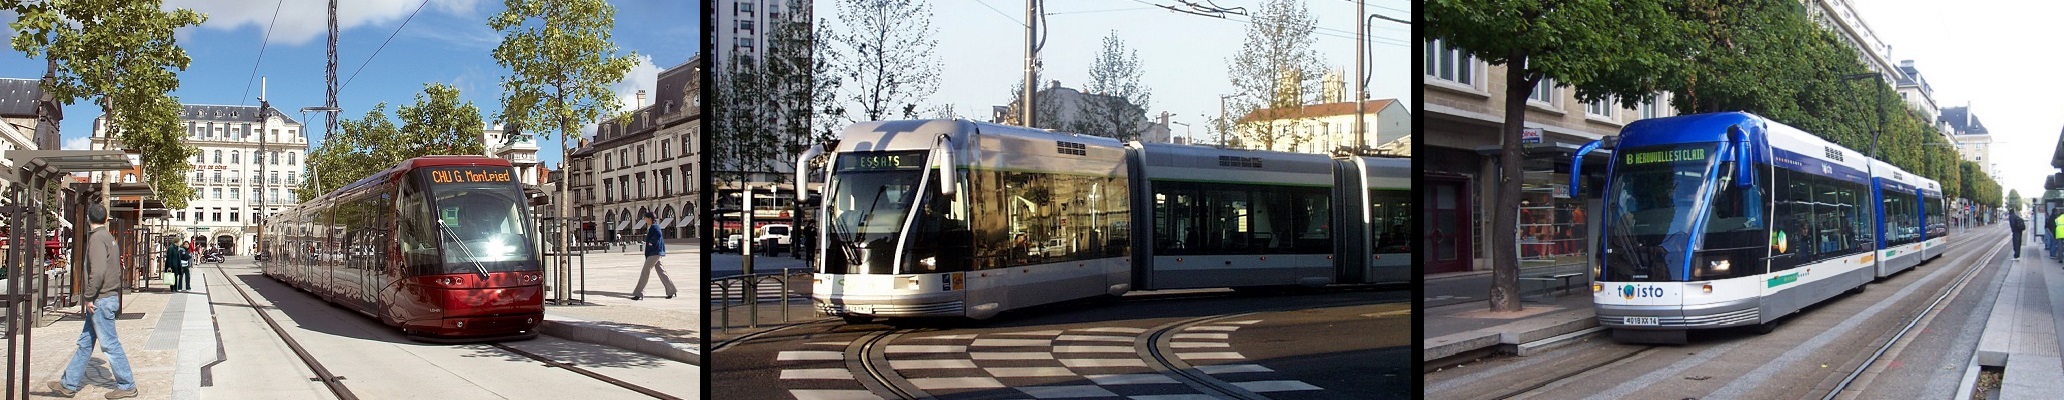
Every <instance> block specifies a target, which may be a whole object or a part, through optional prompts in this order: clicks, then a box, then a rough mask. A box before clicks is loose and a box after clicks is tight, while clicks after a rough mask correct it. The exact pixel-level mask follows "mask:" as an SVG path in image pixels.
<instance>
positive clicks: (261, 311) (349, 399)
mask: <svg viewBox="0 0 2064 400" xmlns="http://www.w3.org/2000/svg"><path fill="white" fill-rule="evenodd" d="M215 272H216V273H218V274H221V275H222V281H223V282H225V283H228V284H229V287H230V288H233V289H236V292H237V295H238V296H241V297H243V298H244V304H245V305H246V306H249V307H251V310H252V311H254V312H256V313H257V314H258V317H259V318H261V319H264V320H265V325H266V326H267V327H270V328H272V333H274V334H276V335H279V338H280V340H281V341H283V342H286V344H287V348H288V349H291V350H293V351H294V356H295V357H298V358H300V359H301V363H302V364H305V365H307V366H308V369H309V370H310V371H312V372H314V373H315V378H311V379H310V380H313V381H319V382H322V383H323V387H325V388H328V389H330V393H331V394H333V395H336V396H337V398H338V399H340V400H357V399H358V395H355V394H352V393H351V388H350V387H346V386H345V385H344V377H343V376H339V375H336V374H332V373H330V370H329V369H328V368H325V367H323V364H322V361H318V360H316V359H315V355H313V354H310V353H309V352H308V349H306V348H302V347H301V343H300V342H297V341H294V335H291V334H288V333H287V330H286V329H285V328H281V327H280V324H279V321H277V320H274V319H273V318H272V315H271V314H270V313H267V312H265V308H264V307H259V306H258V301H257V300H256V299H252V298H251V292H250V291H248V290H245V289H244V285H243V284H240V283H238V282H237V280H236V278H235V277H234V276H231V275H230V274H229V270H225V269H222V263H215Z"/></svg>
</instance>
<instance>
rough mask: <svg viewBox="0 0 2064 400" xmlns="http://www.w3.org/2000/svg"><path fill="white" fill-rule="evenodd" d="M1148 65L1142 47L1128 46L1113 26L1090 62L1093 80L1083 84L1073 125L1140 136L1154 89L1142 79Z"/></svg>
mask: <svg viewBox="0 0 2064 400" xmlns="http://www.w3.org/2000/svg"><path fill="white" fill-rule="evenodd" d="M1145 75H1146V68H1145V67H1143V66H1141V65H1140V60H1139V51H1137V50H1133V49H1128V48H1126V47H1125V40H1124V39H1119V38H1118V31H1116V30H1112V31H1111V34H1110V35H1109V36H1105V37H1104V47H1103V51H1101V52H1098V53H1097V57H1096V60H1095V61H1091V62H1090V64H1089V82H1088V83H1085V84H1083V85H1082V91H1083V98H1082V100H1083V101H1082V102H1081V103H1078V104H1077V107H1078V108H1079V109H1078V110H1077V115H1079V116H1080V117H1079V118H1076V120H1075V121H1072V122H1074V124H1073V126H1071V127H1070V128H1069V129H1068V130H1069V131H1071V132H1075V133H1082V134H1088V135H1096V136H1103V137H1108V138H1114V139H1118V140H1120V141H1128V140H1133V139H1138V138H1139V136H1140V133H1141V132H1142V131H1144V130H1145V129H1146V125H1145V124H1144V123H1143V122H1144V121H1145V120H1146V116H1147V113H1146V110H1147V109H1150V108H1152V107H1151V106H1150V105H1149V104H1148V101H1150V100H1151V99H1152V98H1153V95H1154V92H1153V90H1152V89H1150V88H1148V87H1147V85H1146V84H1145V83H1141V82H1140V81H1141V80H1142V79H1144V76H1145Z"/></svg>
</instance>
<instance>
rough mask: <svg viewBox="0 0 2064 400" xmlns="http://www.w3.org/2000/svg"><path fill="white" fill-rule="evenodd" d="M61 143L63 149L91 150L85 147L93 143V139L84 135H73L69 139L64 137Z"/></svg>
mask: <svg viewBox="0 0 2064 400" xmlns="http://www.w3.org/2000/svg"><path fill="white" fill-rule="evenodd" d="M63 144H64V150H92V149H89V148H87V147H89V146H92V145H93V139H92V138H86V137H75V138H71V139H65V140H64V143H63Z"/></svg>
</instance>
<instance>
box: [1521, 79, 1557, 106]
mask: <svg viewBox="0 0 2064 400" xmlns="http://www.w3.org/2000/svg"><path fill="white" fill-rule="evenodd" d="M1561 92H1562V88H1561V87H1558V86H1556V85H1555V79H1554V78H1545V77H1544V78H1541V81H1540V82H1535V83H1534V92H1533V93H1531V94H1528V95H1527V101H1533V102H1541V103H1543V104H1547V105H1550V106H1553V105H1555V99H1557V98H1560V97H1562V96H1558V94H1560V93H1561Z"/></svg>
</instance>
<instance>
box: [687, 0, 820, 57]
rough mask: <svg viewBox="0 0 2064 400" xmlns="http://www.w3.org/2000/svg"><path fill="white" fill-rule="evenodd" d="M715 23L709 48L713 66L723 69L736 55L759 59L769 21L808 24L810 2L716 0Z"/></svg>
mask: <svg viewBox="0 0 2064 400" xmlns="http://www.w3.org/2000/svg"><path fill="white" fill-rule="evenodd" d="M715 3H716V6H717V7H716V9H717V10H716V14H715V15H713V16H712V17H714V18H712V19H713V20H714V21H713V23H715V25H714V28H713V29H711V30H712V31H713V33H714V36H716V37H715V38H714V39H715V40H716V41H714V42H711V44H712V46H710V47H711V48H712V49H713V50H714V52H713V53H714V55H715V56H716V57H715V58H712V60H716V62H715V63H713V64H714V65H717V66H718V68H719V69H722V68H724V66H725V65H726V63H728V62H730V60H731V57H732V56H733V55H734V54H735V55H738V56H743V57H747V58H752V59H759V56H760V54H761V53H762V52H764V51H765V50H766V49H767V33H768V32H767V30H768V28H771V26H768V23H769V22H771V21H776V20H781V19H783V18H787V19H788V20H790V21H801V22H805V23H808V22H810V21H811V20H810V13H811V11H810V1H809V0H718V1H716V2H715Z"/></svg>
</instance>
